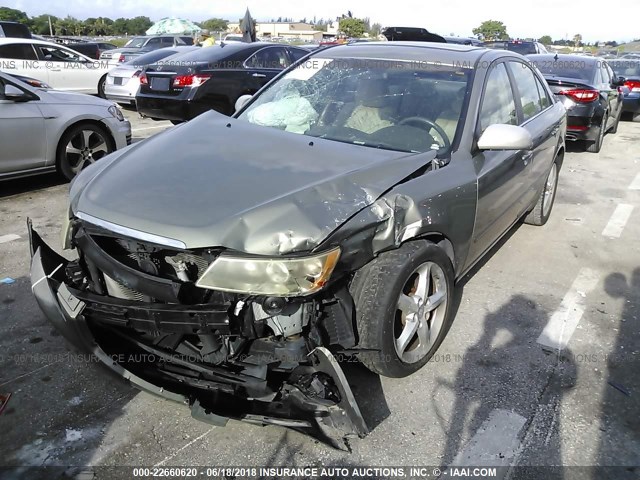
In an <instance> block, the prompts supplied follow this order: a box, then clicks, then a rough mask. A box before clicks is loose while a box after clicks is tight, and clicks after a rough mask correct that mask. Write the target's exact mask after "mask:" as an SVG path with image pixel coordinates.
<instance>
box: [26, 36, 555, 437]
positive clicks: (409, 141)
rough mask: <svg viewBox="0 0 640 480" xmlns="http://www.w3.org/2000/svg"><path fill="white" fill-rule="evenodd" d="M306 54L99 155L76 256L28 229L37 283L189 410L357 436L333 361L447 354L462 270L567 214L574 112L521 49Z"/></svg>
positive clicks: (70, 245)
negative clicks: (562, 178) (224, 104)
mask: <svg viewBox="0 0 640 480" xmlns="http://www.w3.org/2000/svg"><path fill="white" fill-rule="evenodd" d="M249 45H251V44H249ZM230 46H231V45H227V47H225V48H228V47H230ZM212 48H214V47H209V48H206V49H204V50H211V49H212ZM266 48H273V47H271V46H269V47H266ZM238 52H239V51H238ZM418 58H419V59H420V60H421V61H420V62H417V61H416V59H418ZM372 59H375V60H376V61H372ZM309 60H310V61H309V62H308V63H307V62H304V63H303V62H301V63H300V64H298V65H297V66H296V67H292V68H291V69H289V70H288V71H286V72H285V73H283V75H281V76H280V77H278V79H276V80H274V81H273V82H270V83H269V85H267V86H266V87H265V88H264V89H262V90H261V91H260V92H259V93H258V94H257V95H255V96H254V97H253V98H252V99H251V100H250V101H249V103H246V104H245V106H244V107H243V108H242V109H240V110H239V111H238V112H237V113H236V114H235V115H234V116H233V117H231V118H230V117H225V116H223V115H220V114H219V113H217V112H207V113H204V114H203V115H201V116H199V117H198V118H195V119H194V120H192V121H191V122H188V123H187V124H185V125H182V126H180V127H178V128H173V129H169V130H167V131H165V132H162V133H160V134H158V135H155V136H153V137H152V138H150V139H147V140H145V141H144V142H142V143H141V144H138V145H137V146H136V147H135V148H132V149H128V150H124V151H122V152H116V153H115V154H114V155H111V156H110V157H109V159H107V160H106V162H105V163H108V164H107V165H105V166H104V167H103V168H100V166H99V165H96V167H93V168H89V169H87V170H85V171H84V172H83V173H82V174H81V175H80V176H79V177H78V178H77V180H76V181H75V182H74V184H73V185H72V187H71V189H70V194H69V196H70V202H69V208H68V209H65V210H64V211H65V212H66V213H67V217H66V219H65V222H64V224H63V225H64V229H63V239H64V245H63V248H65V249H73V250H75V251H76V252H77V253H78V255H75V254H73V253H72V252H69V253H70V255H71V254H73V256H74V260H66V259H65V258H63V257H62V256H61V255H59V254H58V253H56V251H54V250H53V249H52V248H51V247H49V246H47V245H46V244H45V243H44V242H43V240H42V238H41V237H40V236H39V235H38V233H37V232H36V231H35V230H34V229H33V228H32V227H31V226H29V233H30V235H29V238H30V242H31V243H30V245H31V252H32V263H31V279H32V291H33V293H34V294H35V297H36V299H37V302H38V304H39V306H40V308H41V309H42V311H43V312H44V314H45V315H46V317H47V318H48V319H49V320H50V321H51V322H52V324H53V325H54V326H55V327H56V328H57V329H58V330H59V331H60V332H61V333H62V335H64V337H65V338H66V339H67V340H68V341H69V342H71V343H72V344H74V345H75V346H76V347H77V348H80V349H82V350H83V351H89V352H91V353H92V354H93V355H94V357H93V358H97V359H99V360H100V361H101V362H103V363H104V364H105V366H106V367H107V368H109V369H110V370H111V371H112V372H115V373H117V374H118V375H120V376H122V377H124V378H126V379H127V380H129V381H130V382H131V383H132V384H133V385H134V386H136V387H138V388H141V389H145V390H147V391H151V392H153V393H154V394H156V395H159V396H162V397H164V398H167V399H171V400H173V401H176V402H179V403H182V404H183V405H185V404H186V405H189V407H190V408H191V409H192V410H191V411H192V414H193V417H195V418H198V419H200V420H204V421H208V422H215V424H216V425H225V423H226V421H227V419H229V418H235V419H238V420H245V421H247V422H249V423H254V424H262V425H264V424H273V425H282V426H287V427H290V428H293V429H296V430H299V431H302V432H304V433H308V434H312V435H315V436H316V437H318V438H320V439H321V440H323V441H325V442H328V443H331V444H332V445H334V446H342V448H344V443H343V440H344V439H345V437H346V436H348V435H360V436H364V435H366V434H367V433H368V430H369V429H368V427H367V425H366V423H365V420H364V419H363V417H362V415H361V413H360V410H359V407H358V404H357V402H356V400H355V398H354V396H353V394H352V390H351V386H350V385H349V383H348V379H347V378H346V376H345V375H344V373H343V371H342V368H341V366H340V364H339V362H338V358H339V357H345V358H349V359H350V361H354V360H355V358H357V359H359V360H360V361H361V362H362V363H363V364H364V365H365V366H366V367H367V368H369V369H370V370H371V371H373V372H375V373H377V374H380V375H384V376H387V377H395V378H397V377H406V376H408V375H411V374H413V373H415V372H417V371H418V370H419V369H420V368H422V367H423V366H424V365H425V364H426V363H427V362H428V361H429V359H430V358H432V356H433V355H434V354H435V352H436V351H437V349H438V347H439V346H440V344H441V343H442V341H443V340H444V338H445V336H446V334H447V332H448V330H449V328H450V326H451V324H452V322H453V320H454V316H455V311H456V305H457V301H456V299H457V298H458V295H457V293H456V291H455V288H456V280H458V279H461V278H463V277H464V275H465V274H466V273H467V272H468V271H470V270H471V269H472V268H473V267H474V265H477V264H478V262H480V261H481V260H482V258H483V257H485V255H486V254H487V253H489V252H491V251H492V249H493V247H495V245H499V240H500V239H501V238H504V236H505V235H506V234H507V233H508V232H509V231H510V230H511V227H512V226H513V225H514V224H516V223H517V222H518V221H519V220H520V219H521V218H524V219H525V221H526V222H528V223H530V224H533V225H543V224H545V223H546V222H547V220H548V218H549V217H550V215H551V212H552V207H553V203H554V199H555V193H556V187H557V184H558V178H559V172H560V169H561V167H562V161H563V158H564V151H565V145H564V141H565V140H564V133H565V131H564V130H565V127H566V112H565V109H564V107H563V106H562V105H561V104H559V103H557V102H554V101H553V97H552V94H551V91H550V90H549V87H548V86H547V85H546V84H545V82H544V79H543V78H542V76H540V74H539V73H538V72H537V70H535V69H534V68H532V67H531V66H530V65H529V63H528V62H527V60H526V58H524V57H522V56H521V55H518V54H515V53H512V52H504V51H496V50H489V49H485V48H476V47H469V46H460V45H447V44H437V45H435V44H427V43H423V44H420V45H417V44H412V43H403V42H380V43H377V42H376V43H374V42H372V43H353V44H348V45H341V46H336V47H331V48H327V49H323V50H318V51H316V52H315V53H313V54H312V55H311V57H309ZM250 75H251V72H250V71H249V76H250ZM161 85H162V86H166V82H164V83H162V84H161ZM548 233H549V235H550V237H553V236H554V235H556V233H555V232H554V231H550V232H548ZM527 254H528V252H524V253H523V255H527ZM485 258H486V257H485ZM60 265H62V266H61V267H60ZM347 353H348V357H347ZM352 356H355V358H353V357H352ZM336 357H338V358H336ZM140 358H144V360H142V361H141V360H140ZM376 381H378V380H377V379H376ZM359 386H360V387H361V388H362V389H363V390H362V391H366V389H367V388H368V387H367V386H366V385H359ZM154 421H163V418H162V417H161V416H159V417H157V418H156V419H155V420H154ZM246 434H247V435H249V434H251V435H255V434H256V431H255V430H247V432H246Z"/></svg>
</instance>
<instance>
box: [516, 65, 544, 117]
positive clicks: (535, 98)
mask: <svg viewBox="0 0 640 480" xmlns="http://www.w3.org/2000/svg"><path fill="white" fill-rule="evenodd" d="M509 68H510V69H511V73H512V74H513V79H514V81H515V82H516V87H517V88H518V93H519V95H520V105H521V106H522V120H523V121H525V122H526V121H527V120H529V119H530V118H531V117H534V116H536V115H537V114H538V113H540V112H541V111H542V106H541V100H540V93H539V90H538V85H537V84H536V76H535V74H534V73H533V71H532V70H531V68H529V66H528V65H526V64H524V63H520V62H509Z"/></svg>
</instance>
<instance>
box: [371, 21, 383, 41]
mask: <svg viewBox="0 0 640 480" xmlns="http://www.w3.org/2000/svg"><path fill="white" fill-rule="evenodd" d="M381 31H382V25H381V24H379V23H374V24H373V25H371V28H370V29H369V36H370V37H371V38H376V37H377V36H378V35H380V32H381Z"/></svg>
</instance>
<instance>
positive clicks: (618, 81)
mask: <svg viewBox="0 0 640 480" xmlns="http://www.w3.org/2000/svg"><path fill="white" fill-rule="evenodd" d="M626 81H627V79H626V78H625V77H618V78H616V79H615V80H614V81H613V84H612V86H613V87H622V86H624V82H626Z"/></svg>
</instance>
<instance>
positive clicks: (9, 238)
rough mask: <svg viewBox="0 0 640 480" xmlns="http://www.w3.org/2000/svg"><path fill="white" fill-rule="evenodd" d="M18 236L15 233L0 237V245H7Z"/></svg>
mask: <svg viewBox="0 0 640 480" xmlns="http://www.w3.org/2000/svg"><path fill="white" fill-rule="evenodd" d="M19 238H20V235H16V234H15V233H10V234H9V235H0V243H7V242H11V241H13V240H18V239H19Z"/></svg>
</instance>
